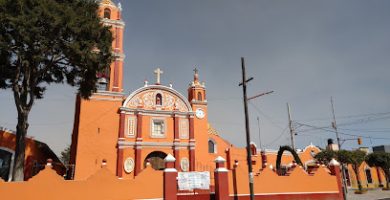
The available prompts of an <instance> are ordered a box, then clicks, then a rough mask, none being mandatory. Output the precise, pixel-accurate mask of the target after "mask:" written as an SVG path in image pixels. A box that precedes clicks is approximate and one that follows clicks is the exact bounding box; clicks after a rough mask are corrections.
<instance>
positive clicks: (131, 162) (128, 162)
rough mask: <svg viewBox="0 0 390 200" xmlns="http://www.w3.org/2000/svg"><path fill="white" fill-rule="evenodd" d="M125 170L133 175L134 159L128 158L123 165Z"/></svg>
mask: <svg viewBox="0 0 390 200" xmlns="http://www.w3.org/2000/svg"><path fill="white" fill-rule="evenodd" d="M123 168H124V169H125V172H126V173H131V172H132V171H133V170H134V160H133V158H130V157H129V158H127V159H126V160H125V162H124V163H123Z"/></svg>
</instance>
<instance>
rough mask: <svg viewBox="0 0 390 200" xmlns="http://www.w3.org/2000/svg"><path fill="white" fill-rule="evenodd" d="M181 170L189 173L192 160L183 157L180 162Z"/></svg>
mask: <svg viewBox="0 0 390 200" xmlns="http://www.w3.org/2000/svg"><path fill="white" fill-rule="evenodd" d="M180 168H181V170H182V171H183V172H187V171H188V170H189V169H190V160H189V159H188V158H187V157H183V158H182V159H181V160H180Z"/></svg>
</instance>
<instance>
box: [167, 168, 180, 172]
mask: <svg viewBox="0 0 390 200" xmlns="http://www.w3.org/2000/svg"><path fill="white" fill-rule="evenodd" d="M164 172H177V170H176V169H175V168H166V169H164Z"/></svg>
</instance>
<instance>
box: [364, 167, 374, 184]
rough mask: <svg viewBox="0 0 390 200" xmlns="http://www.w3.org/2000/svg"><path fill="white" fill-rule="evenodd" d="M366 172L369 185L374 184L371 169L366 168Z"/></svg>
mask: <svg viewBox="0 0 390 200" xmlns="http://www.w3.org/2000/svg"><path fill="white" fill-rule="evenodd" d="M365 171H366V178H367V183H372V176H371V170H370V168H366V169H365Z"/></svg>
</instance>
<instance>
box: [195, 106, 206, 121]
mask: <svg viewBox="0 0 390 200" xmlns="http://www.w3.org/2000/svg"><path fill="white" fill-rule="evenodd" d="M195 115H196V117H197V118H199V119H202V118H203V117H204V116H205V113H204V111H203V110H202V109H201V108H198V109H196V111H195Z"/></svg>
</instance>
